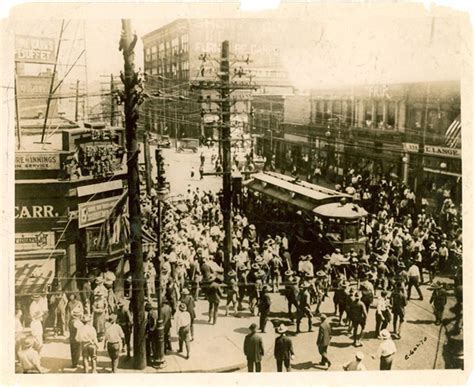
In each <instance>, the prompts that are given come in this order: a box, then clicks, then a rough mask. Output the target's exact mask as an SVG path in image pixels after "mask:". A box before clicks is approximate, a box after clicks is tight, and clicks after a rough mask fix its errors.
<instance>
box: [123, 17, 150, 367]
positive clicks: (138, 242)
mask: <svg viewBox="0 0 474 387" xmlns="http://www.w3.org/2000/svg"><path fill="white" fill-rule="evenodd" d="M136 41H137V37H136V35H132V28H131V24H130V20H128V19H122V36H121V39H120V50H122V51H123V59H124V73H123V74H122V82H123V83H124V105H125V130H126V136H127V163H128V211H129V217H130V238H131V241H130V243H131V247H130V250H131V251H130V253H131V254H130V271H131V272H132V299H131V305H132V313H133V367H134V368H135V369H138V370H142V369H144V368H145V367H146V352H145V290H144V285H145V278H144V275H143V253H142V227H141V217H140V181H139V174H138V152H139V150H138V141H137V120H138V105H139V103H140V95H139V92H138V91H137V86H138V73H136V72H135V70H134V65H133V60H134V51H133V49H134V47H135V43H136Z"/></svg>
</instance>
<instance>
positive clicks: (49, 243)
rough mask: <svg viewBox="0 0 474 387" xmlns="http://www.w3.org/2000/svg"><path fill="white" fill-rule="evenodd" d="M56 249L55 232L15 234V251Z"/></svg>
mask: <svg viewBox="0 0 474 387" xmlns="http://www.w3.org/2000/svg"><path fill="white" fill-rule="evenodd" d="M38 249H54V231H46V232H45V231H39V232H22V233H16V234H15V250H16V251H29V250H38Z"/></svg>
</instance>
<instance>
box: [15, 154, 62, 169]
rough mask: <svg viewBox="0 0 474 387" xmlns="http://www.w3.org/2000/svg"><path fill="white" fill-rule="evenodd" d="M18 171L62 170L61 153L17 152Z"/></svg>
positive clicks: (16, 167) (16, 166)
mask: <svg viewBox="0 0 474 387" xmlns="http://www.w3.org/2000/svg"><path fill="white" fill-rule="evenodd" d="M15 169H16V170H20V171H21V170H56V169H60V161H59V153H54V152H16V153H15Z"/></svg>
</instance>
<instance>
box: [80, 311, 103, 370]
mask: <svg viewBox="0 0 474 387" xmlns="http://www.w3.org/2000/svg"><path fill="white" fill-rule="evenodd" d="M91 321H92V318H91V316H90V315H89V314H85V315H84V316H83V317H82V323H83V325H82V326H81V327H80V328H79V330H78V332H77V341H79V342H80V343H81V350H82V360H83V362H84V371H85V373H86V374H88V373H89V368H90V367H92V373H96V372H97V348H98V347H99V341H98V340H97V332H96V331H95V328H94V327H93V326H92V324H91Z"/></svg>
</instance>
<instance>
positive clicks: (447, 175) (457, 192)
mask: <svg viewBox="0 0 474 387" xmlns="http://www.w3.org/2000/svg"><path fill="white" fill-rule="evenodd" d="M403 149H404V150H405V155H404V160H405V161H406V162H407V165H408V167H407V175H408V176H407V180H408V182H409V184H410V186H412V187H416V186H417V185H418V182H417V181H416V178H417V176H418V175H419V173H418V171H419V168H420V167H419V166H420V163H421V162H422V163H423V175H422V179H423V181H422V186H423V195H424V197H425V198H426V199H428V200H429V202H430V204H431V205H434V206H436V207H440V205H441V204H442V202H443V200H444V199H445V198H448V197H449V198H451V199H452V200H453V201H454V202H455V203H457V204H460V203H461V202H462V160H461V149H458V148H448V147H441V146H435V145H425V148H424V153H423V159H422V160H421V159H420V158H421V154H420V153H419V145H418V144H413V143H404V144H403Z"/></svg>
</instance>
